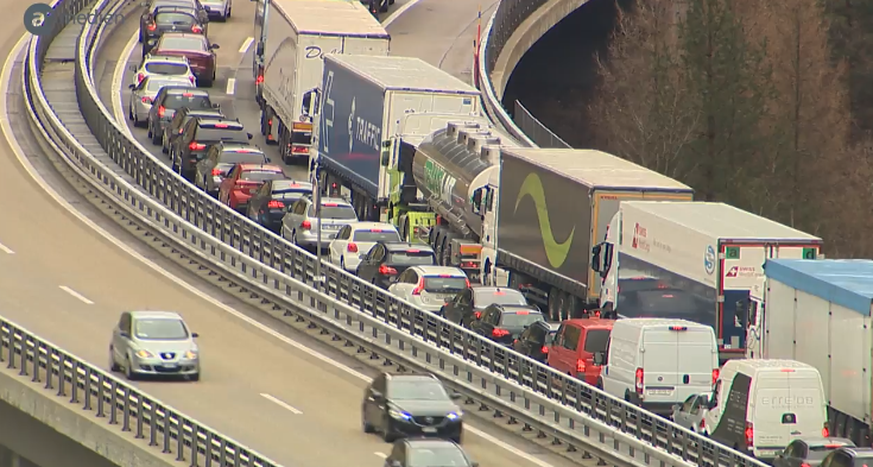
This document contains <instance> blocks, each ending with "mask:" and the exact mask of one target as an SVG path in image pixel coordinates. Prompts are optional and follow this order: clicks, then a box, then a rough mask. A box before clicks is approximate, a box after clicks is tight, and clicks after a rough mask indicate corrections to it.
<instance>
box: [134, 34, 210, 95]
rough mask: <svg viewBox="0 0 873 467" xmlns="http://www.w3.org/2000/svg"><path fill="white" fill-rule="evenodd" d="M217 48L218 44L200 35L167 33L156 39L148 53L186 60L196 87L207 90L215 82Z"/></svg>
mask: <svg viewBox="0 0 873 467" xmlns="http://www.w3.org/2000/svg"><path fill="white" fill-rule="evenodd" d="M218 48H219V46H218V44H213V43H212V42H210V41H209V39H208V38H207V37H206V36H203V35H200V34H191V33H178V32H168V33H164V35H163V36H161V38H160V39H158V43H157V44H155V46H154V48H153V49H151V51H150V53H153V54H155V55H170V56H174V57H185V58H187V59H188V63H190V64H191V71H193V72H194V76H195V77H196V78H197V85H198V86H204V87H207V88H208V87H212V83H214V82H215V73H216V70H217V67H216V56H215V50H216V49H218ZM143 56H145V55H143Z"/></svg>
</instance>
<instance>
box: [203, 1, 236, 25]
mask: <svg viewBox="0 0 873 467" xmlns="http://www.w3.org/2000/svg"><path fill="white" fill-rule="evenodd" d="M202 2H203V8H205V9H206V13H207V14H208V15H209V19H217V20H219V21H227V20H228V18H230V13H231V10H232V9H233V0H202Z"/></svg>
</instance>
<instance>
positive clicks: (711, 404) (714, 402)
mask: <svg viewBox="0 0 873 467" xmlns="http://www.w3.org/2000/svg"><path fill="white" fill-rule="evenodd" d="M716 407H718V399H716V398H715V397H713V398H712V399H710V400H709V404H707V405H706V408H707V409H709V410H712V409H714V408H716Z"/></svg>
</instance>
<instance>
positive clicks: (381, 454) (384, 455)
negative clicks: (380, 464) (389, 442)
mask: <svg viewBox="0 0 873 467" xmlns="http://www.w3.org/2000/svg"><path fill="white" fill-rule="evenodd" d="M373 454H375V455H376V457H380V458H382V459H387V458H388V454H385V453H384V452H378V451H377V452H374V453H373Z"/></svg>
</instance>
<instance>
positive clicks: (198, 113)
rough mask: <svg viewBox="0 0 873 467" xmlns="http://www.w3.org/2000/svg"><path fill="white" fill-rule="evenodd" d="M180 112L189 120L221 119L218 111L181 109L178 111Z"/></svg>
mask: <svg viewBox="0 0 873 467" xmlns="http://www.w3.org/2000/svg"><path fill="white" fill-rule="evenodd" d="M179 111H180V112H184V115H185V116H186V117H191V118H197V117H200V118H203V117H207V118H208V117H213V118H221V116H222V115H224V114H222V113H221V111H220V110H214V109H213V110H208V109H192V108H190V107H183V108H182V109H180V110H179Z"/></svg>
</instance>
